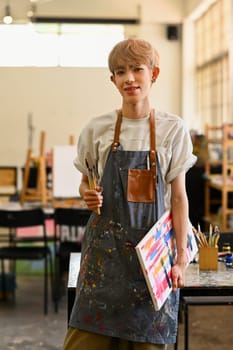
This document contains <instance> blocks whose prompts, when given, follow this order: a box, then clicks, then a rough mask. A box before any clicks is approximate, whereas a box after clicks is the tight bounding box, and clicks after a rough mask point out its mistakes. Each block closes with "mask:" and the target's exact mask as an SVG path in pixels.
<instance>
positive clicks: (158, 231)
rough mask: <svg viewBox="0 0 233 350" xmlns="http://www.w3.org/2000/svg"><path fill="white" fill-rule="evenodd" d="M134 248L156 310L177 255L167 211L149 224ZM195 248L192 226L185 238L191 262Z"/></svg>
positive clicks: (165, 295)
mask: <svg viewBox="0 0 233 350" xmlns="http://www.w3.org/2000/svg"><path fill="white" fill-rule="evenodd" d="M136 252H137V255H138V258H139V261H140V264H141V267H142V271H143V274H144V277H145V280H146V283H147V286H148V289H149V292H150V295H151V298H152V301H153V304H154V307H155V309H156V310H159V309H160V308H161V307H162V306H163V304H164V302H165V301H166V300H167V298H168V296H169V294H170V293H171V291H172V278H171V270H172V265H173V262H174V261H175V259H176V255H177V253H176V240H175V237H174V232H173V227H172V215H171V212H170V211H167V212H165V214H164V215H163V216H162V217H161V218H160V219H159V220H158V221H157V222H156V223H155V224H154V225H153V226H152V228H151V229H150V230H149V231H148V233H147V234H146V235H145V237H144V238H143V239H142V240H141V241H140V242H139V243H138V244H137V246H136ZM197 252H198V247H197V243H196V239H195V236H194V233H193V231H192V226H191V224H190V227H189V231H188V239H187V260H188V263H190V262H191V261H192V260H193V259H194V257H195V255H196V254H197Z"/></svg>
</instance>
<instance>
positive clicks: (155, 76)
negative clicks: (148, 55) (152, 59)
mask: <svg viewBox="0 0 233 350" xmlns="http://www.w3.org/2000/svg"><path fill="white" fill-rule="evenodd" d="M159 72H160V69H159V67H154V68H153V70H152V81H155V80H156V79H157V77H158V75H159Z"/></svg>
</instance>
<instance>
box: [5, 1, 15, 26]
mask: <svg viewBox="0 0 233 350" xmlns="http://www.w3.org/2000/svg"><path fill="white" fill-rule="evenodd" d="M12 22H13V18H12V16H11V10H10V5H6V7H5V16H4V17H3V23H5V24H11V23H12Z"/></svg>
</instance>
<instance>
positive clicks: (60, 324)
mask: <svg viewBox="0 0 233 350" xmlns="http://www.w3.org/2000/svg"><path fill="white" fill-rule="evenodd" d="M42 292H43V281H42V277H41V276H20V277H18V281H17V289H16V300H15V301H12V300H9V301H7V302H3V301H0V350H61V348H62V344H63V340H64V336H65V332H66V327H67V323H66V319H67V318H66V317H67V314H66V306H67V304H66V296H65V294H64V296H63V298H62V301H61V304H60V309H59V313H58V314H56V313H54V311H53V306H52V303H51V302H50V306H49V313H48V315H47V316H44V314H43V298H42ZM190 310H191V312H190V324H189V329H190V347H189V350H206V349H207V350H229V349H232V344H233V332H232V325H233V306H215V307H209V306H202V307H199V306H198V307H191V308H190ZM183 349H184V346H183V323H180V326H179V347H178V350H183ZM83 350H91V349H83ZM168 350H173V346H169V348H168Z"/></svg>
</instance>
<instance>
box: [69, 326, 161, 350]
mask: <svg viewBox="0 0 233 350" xmlns="http://www.w3.org/2000/svg"><path fill="white" fill-rule="evenodd" d="M63 350H166V345H160V344H150V343H136V342H131V341H128V340H124V339H116V338H111V337H108V336H104V335H100V334H95V333H90V332H86V331H81V330H79V329H76V328H71V327H70V328H69V329H68V331H67V334H66V337H65V341H64V346H63Z"/></svg>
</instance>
